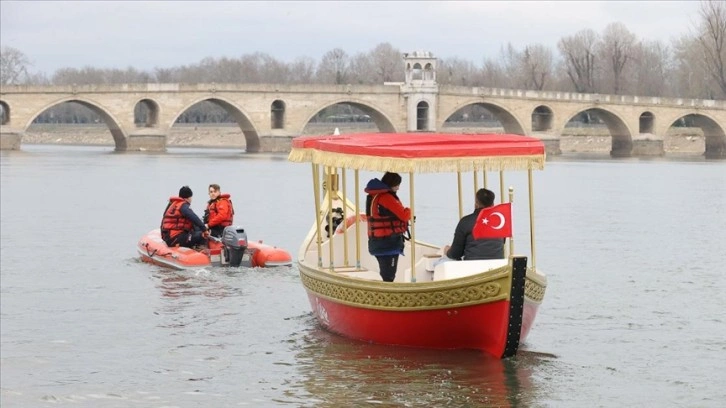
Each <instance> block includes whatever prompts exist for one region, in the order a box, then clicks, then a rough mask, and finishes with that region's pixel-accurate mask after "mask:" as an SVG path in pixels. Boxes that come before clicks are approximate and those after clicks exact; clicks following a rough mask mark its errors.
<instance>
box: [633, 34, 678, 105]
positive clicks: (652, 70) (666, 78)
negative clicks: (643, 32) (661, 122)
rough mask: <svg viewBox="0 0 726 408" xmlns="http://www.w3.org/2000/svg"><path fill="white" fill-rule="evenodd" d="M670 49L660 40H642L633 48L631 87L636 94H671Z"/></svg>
mask: <svg viewBox="0 0 726 408" xmlns="http://www.w3.org/2000/svg"><path fill="white" fill-rule="evenodd" d="M671 60H672V58H671V51H670V49H669V48H668V47H667V46H666V45H664V44H663V43H662V42H660V41H652V42H642V43H640V44H638V45H637V46H636V47H635V48H634V50H633V87H632V88H631V89H630V92H632V93H635V94H636V95H648V96H672V95H673V86H672V79H671V78H672V74H673V72H672V71H673V69H672V66H671V65H672V64H671Z"/></svg>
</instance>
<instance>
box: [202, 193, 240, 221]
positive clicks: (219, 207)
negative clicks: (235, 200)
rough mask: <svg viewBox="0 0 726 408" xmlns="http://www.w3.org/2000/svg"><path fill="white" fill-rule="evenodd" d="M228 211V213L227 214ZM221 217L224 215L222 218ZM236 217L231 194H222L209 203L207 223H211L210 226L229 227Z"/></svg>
mask: <svg viewBox="0 0 726 408" xmlns="http://www.w3.org/2000/svg"><path fill="white" fill-rule="evenodd" d="M225 213H226V214H225ZM221 217H224V218H222V219H220V218H221ZM233 219H234V207H233V206H232V200H230V199H229V194H222V195H220V196H219V198H217V199H216V200H212V201H210V202H209V203H208V204H207V211H205V220H204V221H205V224H211V225H210V227H217V226H222V227H229V226H230V225H232V220H233Z"/></svg>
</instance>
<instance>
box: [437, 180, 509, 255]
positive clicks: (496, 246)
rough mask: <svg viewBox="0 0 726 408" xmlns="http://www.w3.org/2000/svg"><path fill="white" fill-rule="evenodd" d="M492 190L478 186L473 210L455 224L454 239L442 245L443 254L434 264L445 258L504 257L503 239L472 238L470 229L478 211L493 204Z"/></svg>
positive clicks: (472, 227)
mask: <svg viewBox="0 0 726 408" xmlns="http://www.w3.org/2000/svg"><path fill="white" fill-rule="evenodd" d="M494 198H495V195H494V192H493V191H491V190H487V189H486V188H480V189H479V190H478V191H477V192H476V199H475V201H474V207H475V208H474V212H473V213H471V214H469V215H466V216H464V217H463V218H462V219H461V220H459V223H458V224H457V225H456V230H455V231H454V240H453V241H452V242H451V246H449V245H446V246H444V255H445V257H442V258H441V259H440V260H438V261H436V263H435V265H437V264H439V263H441V262H446V261H447V260H457V261H459V260H462V259H466V260H473V259H502V258H504V239H502V238H485V239H474V237H473V236H472V233H471V232H472V230H473V229H474V224H476V218H477V217H478V216H479V211H481V210H482V209H483V208H488V207H491V206H493V205H494Z"/></svg>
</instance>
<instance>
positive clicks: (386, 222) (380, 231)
mask: <svg viewBox="0 0 726 408" xmlns="http://www.w3.org/2000/svg"><path fill="white" fill-rule="evenodd" d="M382 194H391V193H390V192H385V193H379V194H376V195H374V196H373V197H372V198H371V196H368V198H369V200H366V204H367V205H366V216H367V217H368V238H386V237H390V236H392V235H396V234H403V233H405V232H406V231H407V230H408V223H407V222H405V221H401V220H400V219H399V218H398V217H396V215H395V214H393V213H392V212H391V211H389V210H388V209H387V208H386V207H384V206H382V205H380V204H378V198H379V197H380V196H381V195H382ZM392 195H393V197H395V198H396V200H398V201H401V199H400V198H398V196H396V195H395V194H392ZM368 204H370V205H368Z"/></svg>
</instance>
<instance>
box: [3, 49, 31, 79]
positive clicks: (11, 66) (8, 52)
mask: <svg viewBox="0 0 726 408" xmlns="http://www.w3.org/2000/svg"><path fill="white" fill-rule="evenodd" d="M30 65H31V64H30V60H28V57H27V56H26V55H25V54H24V53H23V52H22V51H20V50H19V49H17V48H13V47H2V49H0V84H2V85H11V84H18V83H20V82H22V81H23V80H25V79H27V76H28V67H29V66H30Z"/></svg>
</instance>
